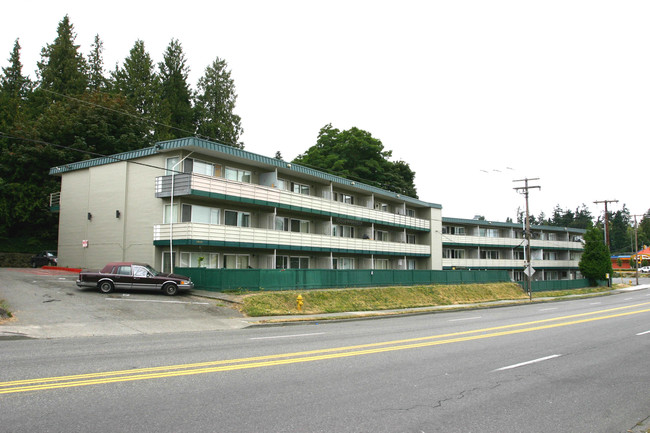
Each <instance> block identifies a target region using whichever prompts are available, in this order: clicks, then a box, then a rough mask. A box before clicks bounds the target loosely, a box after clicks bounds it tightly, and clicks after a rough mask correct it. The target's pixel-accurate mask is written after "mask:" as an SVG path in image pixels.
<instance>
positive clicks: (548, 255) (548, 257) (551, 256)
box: [544, 251, 560, 260]
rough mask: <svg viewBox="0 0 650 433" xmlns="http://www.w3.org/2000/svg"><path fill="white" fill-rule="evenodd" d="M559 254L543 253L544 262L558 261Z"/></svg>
mask: <svg viewBox="0 0 650 433" xmlns="http://www.w3.org/2000/svg"><path fill="white" fill-rule="evenodd" d="M559 258H560V257H559V254H558V253H557V252H556V251H548V252H545V253H544V260H559Z"/></svg>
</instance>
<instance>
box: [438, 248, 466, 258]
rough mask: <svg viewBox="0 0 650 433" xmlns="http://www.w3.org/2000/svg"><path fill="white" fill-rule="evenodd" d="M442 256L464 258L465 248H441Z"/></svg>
mask: <svg viewBox="0 0 650 433" xmlns="http://www.w3.org/2000/svg"><path fill="white" fill-rule="evenodd" d="M442 258H443V259H464V258H465V250H455V249H452V248H443V249H442Z"/></svg>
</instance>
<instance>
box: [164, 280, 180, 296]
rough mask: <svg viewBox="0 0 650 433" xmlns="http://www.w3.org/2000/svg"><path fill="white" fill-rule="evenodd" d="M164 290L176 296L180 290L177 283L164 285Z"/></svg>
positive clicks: (169, 294)
mask: <svg viewBox="0 0 650 433" xmlns="http://www.w3.org/2000/svg"><path fill="white" fill-rule="evenodd" d="M163 292H165V295H167V296H174V295H175V294H176V293H177V292H178V287H176V284H172V283H168V284H165V285H164V286H163Z"/></svg>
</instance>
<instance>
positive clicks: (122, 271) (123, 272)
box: [116, 266, 131, 276]
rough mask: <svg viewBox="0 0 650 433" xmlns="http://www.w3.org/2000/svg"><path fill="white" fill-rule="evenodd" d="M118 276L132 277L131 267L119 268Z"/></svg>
mask: <svg viewBox="0 0 650 433" xmlns="http://www.w3.org/2000/svg"><path fill="white" fill-rule="evenodd" d="M116 274H117V275H129V276H130V275H131V266H118V268H117V272H116Z"/></svg>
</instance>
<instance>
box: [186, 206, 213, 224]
mask: <svg viewBox="0 0 650 433" xmlns="http://www.w3.org/2000/svg"><path fill="white" fill-rule="evenodd" d="M181 221H182V222H184V223H185V222H193V223H203V224H219V209H218V208H214V207H207V206H198V205H191V204H184V205H183V213H182V215H181Z"/></svg>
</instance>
